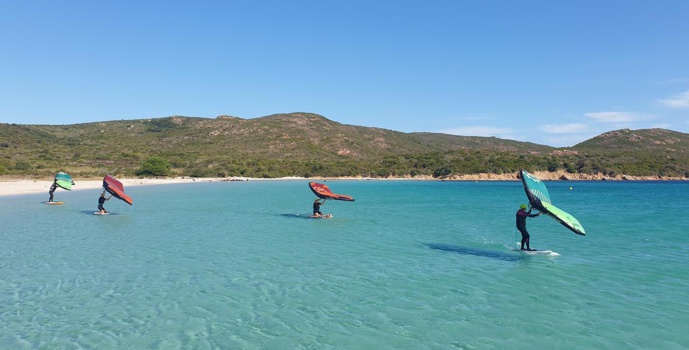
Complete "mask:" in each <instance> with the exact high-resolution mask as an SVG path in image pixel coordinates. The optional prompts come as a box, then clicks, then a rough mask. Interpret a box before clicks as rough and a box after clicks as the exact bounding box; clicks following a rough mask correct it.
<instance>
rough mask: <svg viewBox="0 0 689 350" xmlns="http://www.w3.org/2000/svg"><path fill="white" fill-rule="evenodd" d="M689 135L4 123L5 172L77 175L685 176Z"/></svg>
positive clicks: (214, 123) (259, 123) (208, 123)
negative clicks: (563, 144) (561, 144)
mask: <svg viewBox="0 0 689 350" xmlns="http://www.w3.org/2000/svg"><path fill="white" fill-rule="evenodd" d="M630 135H635V136H630ZM688 137H689V135H687V134H682V133H677V132H673V131H669V130H661V129H652V130H637V131H634V132H632V131H629V130H626V131H625V130H620V131H613V132H609V133H606V134H603V135H600V136H598V137H595V138H593V139H591V140H588V141H586V142H583V143H581V144H578V145H576V146H575V147H572V148H568V149H558V148H553V147H549V146H544V145H538V144H533V143H528V142H519V141H512V140H503V139H499V138H494V137H466V136H454V135H447V134H438V133H403V132H398V131H393V130H386V129H380V128H371V127H361V126H354V125H346V124H341V123H338V122H335V121H332V120H329V119H327V118H325V117H323V116H320V115H316V114H310V113H289V114H276V115H270V116H266V117H261V118H254V119H241V118H236V117H231V116H220V117H217V118H213V119H210V118H195V117H182V116H174V117H167V118H157V119H141V120H121V121H108V122H97V123H85V124H75V125H17V124H0V174H9V175H33V176H43V177H45V176H50V175H51V174H54V173H55V172H56V171H59V170H64V171H67V172H69V173H70V174H72V175H73V176H78V177H91V176H94V177H97V176H101V175H102V174H105V173H111V174H124V175H128V176H132V175H136V174H142V175H152V174H154V173H148V172H147V171H148V168H147V166H148V165H151V164H154V163H155V164H156V166H160V167H161V169H169V170H166V171H169V172H165V174H166V175H186V176H211V177H223V176H250V177H281V176H306V177H311V176H373V177H378V176H379V177H385V176H416V175H427V176H435V177H442V176H447V175H451V174H471V173H482V172H488V173H498V174H500V173H512V172H516V171H518V170H519V169H520V168H526V169H529V170H550V171H556V170H563V169H564V170H567V171H569V172H581V173H596V172H599V173H602V172H605V173H618V174H622V173H623V172H622V171H623V170H624V171H631V172H633V173H634V172H636V173H634V174H632V173H629V174H630V175H637V173H639V172H638V171H636V170H635V169H636V168H639V169H642V171H641V172H642V173H639V175H664V176H686V174H688V173H689V165H687V164H689V162H687V161H686V160H687V158H686V154H687V152H686V150H687V149H689V140H688V139H687V138H688ZM638 138H641V140H642V141H643V142H639V141H638V140H637V139H638ZM625 140H627V141H625ZM628 143H630V144H628ZM670 146H671V147H670ZM678 150H681V152H678ZM152 157H154V158H153V160H154V162H153V163H150V161H151V159H152ZM618 158H619V159H618ZM639 159H641V160H642V162H643V164H640V163H639V161H638V160H639ZM659 159H660V161H658V160H659ZM147 162H149V163H147ZM657 163H662V167H661V166H660V165H658V164H657ZM143 164H147V166H144V167H142V165H143ZM159 175H160V174H159Z"/></svg>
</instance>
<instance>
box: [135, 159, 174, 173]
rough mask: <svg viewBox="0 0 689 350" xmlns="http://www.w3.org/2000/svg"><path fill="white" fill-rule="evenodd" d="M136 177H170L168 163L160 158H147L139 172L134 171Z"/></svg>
mask: <svg viewBox="0 0 689 350" xmlns="http://www.w3.org/2000/svg"><path fill="white" fill-rule="evenodd" d="M136 175H137V176H168V175H170V163H168V161H167V160H165V159H163V158H160V157H150V158H148V159H147V160H146V161H145V162H144V163H143V164H141V167H140V168H139V170H137V171H136Z"/></svg>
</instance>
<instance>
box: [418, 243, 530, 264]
mask: <svg viewBox="0 0 689 350" xmlns="http://www.w3.org/2000/svg"><path fill="white" fill-rule="evenodd" d="M424 245H425V246H427V247H428V248H431V249H435V250H442V251H445V252H452V253H458V254H462V255H474V256H483V257H486V258H493V259H498V260H504V261H517V260H520V259H521V258H522V257H521V256H520V255H515V254H509V253H503V252H498V251H493V250H484V249H477V248H470V247H461V246H457V245H450V244H442V243H424Z"/></svg>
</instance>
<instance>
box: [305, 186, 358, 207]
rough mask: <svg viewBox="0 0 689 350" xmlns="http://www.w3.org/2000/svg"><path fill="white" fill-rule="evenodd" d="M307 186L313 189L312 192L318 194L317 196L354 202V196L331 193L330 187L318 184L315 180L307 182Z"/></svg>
mask: <svg viewBox="0 0 689 350" xmlns="http://www.w3.org/2000/svg"><path fill="white" fill-rule="evenodd" d="M309 188H310V189H311V191H313V193H315V194H316V196H318V198H323V199H335V200H338V201H349V202H354V198H352V197H351V196H347V195H344V194H337V193H333V191H331V190H330V188H328V186H326V185H324V184H319V183H317V182H309Z"/></svg>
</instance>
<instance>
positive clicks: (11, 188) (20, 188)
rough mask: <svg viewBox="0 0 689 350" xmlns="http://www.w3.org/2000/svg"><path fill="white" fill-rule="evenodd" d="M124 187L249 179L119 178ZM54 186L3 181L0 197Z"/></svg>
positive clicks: (84, 185)
mask: <svg viewBox="0 0 689 350" xmlns="http://www.w3.org/2000/svg"><path fill="white" fill-rule="evenodd" d="M118 180H120V181H121V182H122V184H123V185H124V187H125V188H126V187H129V186H145V185H167V184H177V183H193V182H215V181H245V180H248V178H188V177H177V178H169V179H145V178H144V179H139V178H133V179H127V178H118ZM74 183H75V185H74V187H72V191H79V190H93V189H100V188H102V187H103V180H79V179H74ZM52 184H53V181H51V180H30V179H2V180H0V196H17V195H24V194H36V193H43V192H45V193H46V194H47V193H48V190H50V186H51V185H52Z"/></svg>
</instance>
